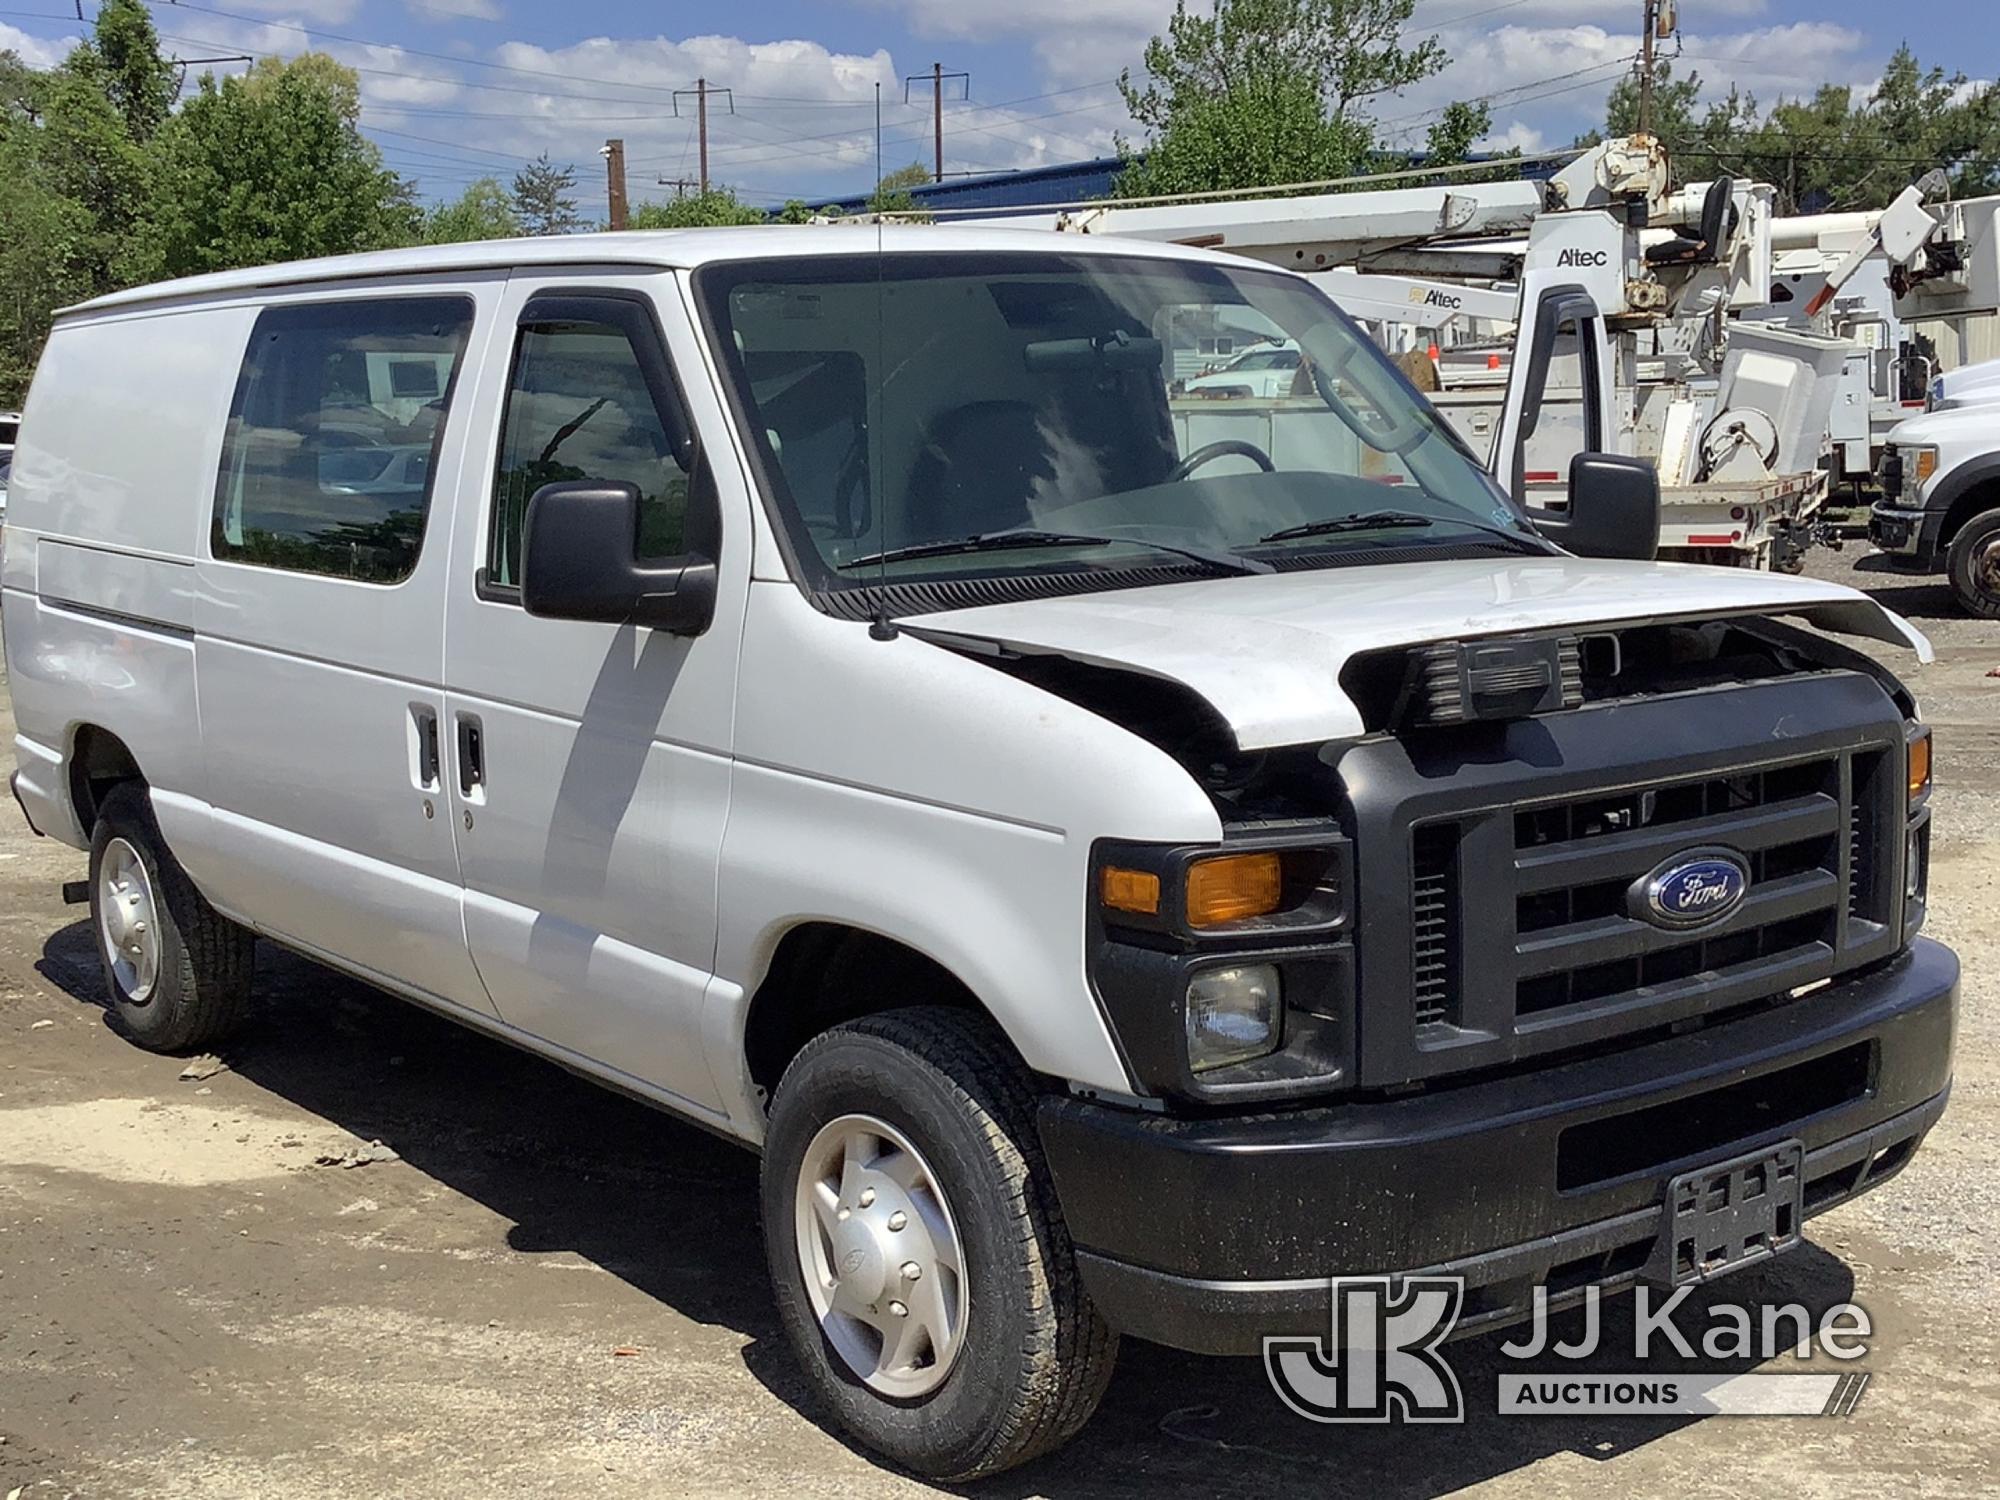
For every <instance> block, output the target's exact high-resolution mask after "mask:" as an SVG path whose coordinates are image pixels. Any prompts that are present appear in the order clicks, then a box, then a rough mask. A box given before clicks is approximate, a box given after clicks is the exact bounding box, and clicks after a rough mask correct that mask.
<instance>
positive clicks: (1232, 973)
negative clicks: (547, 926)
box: [1187, 964, 1284, 1073]
mask: <svg viewBox="0 0 2000 1500" xmlns="http://www.w3.org/2000/svg"><path fill="white" fill-rule="evenodd" d="M1283 1039H1284V996H1283V993H1282V990H1281V988H1280V986H1279V983H1278V970H1277V968H1276V966H1275V965H1272V964H1241V965H1238V966H1236V967H1233V968H1227V969H1203V970H1202V971H1201V972H1199V973H1198V974H1195V975H1194V976H1193V977H1192V978H1190V979H1189V980H1188V988H1187V1049H1188V1067H1189V1068H1190V1069H1191V1070H1193V1071H1194V1072H1196V1073H1205V1072H1208V1071H1209V1070H1210V1069H1213V1068H1223V1067H1227V1066H1228V1065H1229V1064H1231V1063H1240V1062H1248V1061H1249V1060H1250V1059H1251V1058H1253V1057H1263V1056H1264V1055H1265V1054H1266V1053H1270V1052H1275V1051H1277V1049H1278V1044H1279V1042H1281V1041H1282V1040H1283Z"/></svg>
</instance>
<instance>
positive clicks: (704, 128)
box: [674, 78, 736, 193]
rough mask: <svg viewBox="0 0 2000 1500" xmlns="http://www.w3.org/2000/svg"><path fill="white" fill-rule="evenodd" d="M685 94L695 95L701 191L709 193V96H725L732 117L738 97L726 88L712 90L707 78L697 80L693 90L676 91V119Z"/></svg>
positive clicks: (679, 114) (679, 113) (678, 117)
mask: <svg viewBox="0 0 2000 1500" xmlns="http://www.w3.org/2000/svg"><path fill="white" fill-rule="evenodd" d="M683 94H693V95H694V118H695V127H694V128H695V134H696V136H698V137H699V138H700V140H701V190H702V192H703V193H706V192H707V191H708V96H709V95H710V94H722V95H725V96H726V97H727V99H728V102H729V112H730V113H731V114H732V115H733V114H735V113H736V96H735V95H734V94H733V93H731V92H730V91H729V90H728V89H726V88H720V89H712V88H710V87H709V86H708V80H707V79H706V78H697V79H696V80H695V81H694V87H693V88H691V89H675V90H674V118H675V119H680V118H681V96H682V95H683Z"/></svg>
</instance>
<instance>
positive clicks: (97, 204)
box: [35, 46, 153, 296]
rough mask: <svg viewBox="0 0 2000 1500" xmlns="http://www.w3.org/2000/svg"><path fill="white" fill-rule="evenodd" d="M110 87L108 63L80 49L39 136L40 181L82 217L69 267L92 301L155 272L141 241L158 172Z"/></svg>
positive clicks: (52, 95) (53, 87) (67, 64)
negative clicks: (154, 171)
mask: <svg viewBox="0 0 2000 1500" xmlns="http://www.w3.org/2000/svg"><path fill="white" fill-rule="evenodd" d="M107 82H108V79H107V76H106V72H105V68H104V64H103V62H102V60H101V59H100V58H99V57H98V56H97V54H96V53H95V52H93V51H92V50H91V49H90V48H89V47H87V46H85V47H78V48H77V49H76V50H75V51H73V52H72V53H71V54H70V55H69V57H68V58H66V59H65V60H64V61H63V63H62V65H61V66H60V67H58V68H57V69H56V71H55V72H54V74H53V75H52V76H51V77H50V79H49V86H48V92H47V94H46V96H45V98H44V106H43V112H42V122H41V126H40V128H39V129H38V130H36V132H35V136H36V141H35V152H36V155H37V156H38V158H39V162H40V166H39V176H40V179H41V181H42V182H43V183H44V184H45V185H46V186H47V187H48V189H49V190H50V191H52V192H54V193H55V194H56V195H57V196H58V197H61V198H64V199H67V200H68V201H69V202H71V203H73V204H75V205H76V207H77V209H78V210H79V211H80V214H81V217H79V218H76V219H74V220H73V222H74V224H75V225H76V228H77V233H76V234H75V236H74V237H73V238H72V239H71V240H70V241H69V255H68V261H69V268H70V270H71V271H72V272H74V273H75V275H76V277H77V278H78V283H79V285H81V286H83V287H85V288H87V290H88V294H89V295H91V296H95V295H97V294H98V293H99V292H108V291H112V290H114V289H116V288H118V287H120V286H124V285H127V284H129V283H130V282H132V281H136V280H142V279H144V277H145V276H146V274H147V272H148V270H149V269H150V261H149V259H148V257H147V255H146V251H145V246H144V244H143V242H142V241H143V231H144V226H145V221H146V217H147V213H148V210H149V208H150V206H151V201H152V192H153V189H152V171H151V166H150V163H149V162H148V160H147V155H146V151H145V148H143V147H142V146H140V145H139V144H138V143H137V142H136V141H134V140H133V139H132V137H131V136H130V134H129V133H128V132H127V130H126V125H125V120H124V118H123V116H121V115H120V114H119V112H118V108H117V106H116V105H115V104H113V102H112V101H111V99H110V97H109V96H108V94H107V92H106V84H107Z"/></svg>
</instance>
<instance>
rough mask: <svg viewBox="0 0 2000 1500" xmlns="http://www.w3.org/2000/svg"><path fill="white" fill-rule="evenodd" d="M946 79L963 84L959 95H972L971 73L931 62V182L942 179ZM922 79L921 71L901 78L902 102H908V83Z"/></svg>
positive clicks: (920, 81) (967, 96) (969, 96)
mask: <svg viewBox="0 0 2000 1500" xmlns="http://www.w3.org/2000/svg"><path fill="white" fill-rule="evenodd" d="M946 80H950V81H952V82H956V83H963V84H964V85H965V93H964V94H963V95H962V96H961V97H963V98H968V99H969V98H971V97H972V75H971V74H970V73H947V72H945V70H944V64H943V63H932V64H931V71H930V85H931V145H932V149H933V152H934V161H935V165H934V167H933V168H932V177H931V180H932V181H933V182H943V181H944V86H945V82H946ZM923 81H924V75H923V74H922V73H912V74H910V75H909V76H908V77H906V78H905V79H904V80H903V102H904V103H905V104H908V103H909V102H910V85H911V84H913V83H922V82H923Z"/></svg>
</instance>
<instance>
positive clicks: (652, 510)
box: [486, 321, 687, 590]
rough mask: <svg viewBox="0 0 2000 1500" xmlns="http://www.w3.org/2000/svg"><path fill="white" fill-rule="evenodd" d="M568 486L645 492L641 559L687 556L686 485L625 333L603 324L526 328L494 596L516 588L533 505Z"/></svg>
mask: <svg viewBox="0 0 2000 1500" xmlns="http://www.w3.org/2000/svg"><path fill="white" fill-rule="evenodd" d="M568 480H595V481H599V482H602V483H606V484H630V485H633V486H635V487H636V488H637V489H638V491H639V512H640V518H639V555H640V557H641V558H642V559H644V558H661V557H672V556H675V555H677V554H678V553H680V552H682V551H683V550H685V549H684V535H685V530H686V520H687V476H686V475H685V474H684V473H682V472H681V468H680V466H679V464H677V463H676V462H675V460H674V456H673V449H672V445H671V444H670V443H669V441H668V438H667V429H666V425H665V423H663V422H662V421H661V419H660V412H659V409H658V407H657V406H656V405H655V404H654V402H653V397H652V395H651V393H650V391H649V390H648V388H647V385H646V377H645V373H644V371H643V369H642V368H641V366H640V363H639V356H638V354H637V352H636V351H635V350H634V349H633V347H632V343H631V340H630V338H628V337H627V335H626V333H625V331H624V330H623V329H620V328H616V327H613V326H611V325H610V324H606V323H589V322H574V321H561V322H555V321H551V322H545V323H527V324H523V325H522V327H521V330H520V334H519V340H518V342H517V344H516V345H515V351H514V369H513V375H512V377H511V379H510V380H509V382H508V388H507V412H506V416H505V418H504V420H503V421H502V423H501V428H500V464H499V468H498V471H497V473H496V475H495V478H494V484H493V525H492V530H491V533H490V535H491V540H490V542H489V544H488V550H487V561H486V582H487V585H488V586H489V587H492V588H495V589H500V590H512V589H514V588H517V587H518V586H519V584H520V581H521V531H522V525H523V521H524V519H525V517H526V515H527V512H528V501H529V499H530V498H531V497H532V496H533V495H534V493H535V491H536V490H538V489H540V488H541V487H542V486H543V485H545V484H557V483H561V482H564V481H568Z"/></svg>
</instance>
